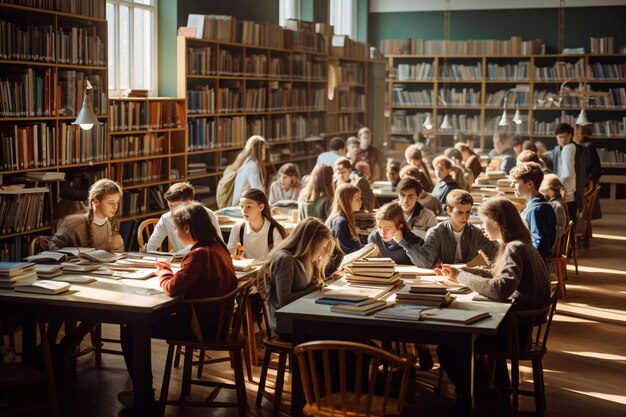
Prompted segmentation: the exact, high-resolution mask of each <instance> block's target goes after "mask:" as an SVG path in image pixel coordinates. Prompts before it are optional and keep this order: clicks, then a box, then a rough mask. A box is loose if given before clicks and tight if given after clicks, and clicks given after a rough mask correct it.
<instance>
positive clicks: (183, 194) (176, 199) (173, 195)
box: [146, 182, 222, 252]
mask: <svg viewBox="0 0 626 417" xmlns="http://www.w3.org/2000/svg"><path fill="white" fill-rule="evenodd" d="M193 196H194V190H193V185H191V184H189V183H188V182H177V183H176V184H172V185H171V186H170V188H168V190H167V191H166V192H165V194H163V198H164V199H165V201H167V206H168V207H169V208H170V211H168V212H167V213H163V215H162V216H161V218H160V219H159V221H158V223H157V224H156V226H155V227H154V231H153V232H152V235H150V239H149V240H148V243H146V252H150V251H156V250H159V248H160V247H161V244H162V243H163V241H164V240H165V238H166V237H167V239H168V240H169V241H170V243H171V244H172V249H173V251H174V252H178V251H179V250H182V249H184V248H185V247H184V246H183V244H182V243H181V242H180V240H178V237H177V236H176V227H175V226H174V223H173V222H172V211H173V210H174V209H175V208H176V207H178V206H179V205H181V204H183V203H188V202H190V201H192V200H193ZM205 209H206V211H207V213H208V215H209V219H210V220H211V224H212V225H213V227H214V228H215V230H216V231H217V235H218V236H219V238H220V239H222V232H221V231H220V225H219V223H218V221H217V217H216V216H215V214H214V213H213V212H212V211H211V210H209V209H208V208H206V207H205Z"/></svg>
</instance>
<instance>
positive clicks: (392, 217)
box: [376, 201, 410, 236]
mask: <svg viewBox="0 0 626 417" xmlns="http://www.w3.org/2000/svg"><path fill="white" fill-rule="evenodd" d="M376 220H389V221H392V222H393V224H394V225H395V226H396V229H400V230H402V235H403V236H406V233H407V232H409V231H410V229H409V225H408V224H407V223H406V219H405V218H404V212H403V211H402V207H401V206H400V204H398V202H397V201H392V202H391V203H387V204H385V205H383V206H382V207H381V208H379V209H378V213H376Z"/></svg>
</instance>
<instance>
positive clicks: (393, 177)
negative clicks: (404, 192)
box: [385, 158, 400, 190]
mask: <svg viewBox="0 0 626 417" xmlns="http://www.w3.org/2000/svg"><path fill="white" fill-rule="evenodd" d="M385 176H386V177H387V181H389V182H390V183H391V189H392V190H395V189H396V187H397V186H398V183H399V182H400V164H399V163H398V162H397V161H394V160H393V159H391V158H389V159H388V160H387V167H386V169H385Z"/></svg>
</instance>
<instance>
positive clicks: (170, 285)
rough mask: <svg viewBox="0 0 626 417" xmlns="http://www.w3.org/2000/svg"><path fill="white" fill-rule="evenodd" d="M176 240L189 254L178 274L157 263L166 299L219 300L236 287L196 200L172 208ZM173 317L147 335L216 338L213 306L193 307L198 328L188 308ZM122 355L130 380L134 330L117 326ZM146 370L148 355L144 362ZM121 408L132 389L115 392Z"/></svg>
mask: <svg viewBox="0 0 626 417" xmlns="http://www.w3.org/2000/svg"><path fill="white" fill-rule="evenodd" d="M171 219H172V222H173V223H174V227H175V230H176V232H175V233H176V235H177V237H178V240H179V241H180V242H181V243H182V244H183V245H184V246H191V250H190V251H189V253H188V254H187V255H185V258H184V259H183V261H182V262H181V264H180V270H179V271H178V272H176V273H174V272H172V268H171V266H170V265H169V264H168V263H166V262H157V274H158V276H159V282H160V285H161V288H162V289H163V291H164V292H165V294H167V295H169V296H170V297H177V296H183V297H185V298H207V297H219V296H221V295H225V294H228V293H229V292H231V291H233V290H234V289H235V288H236V287H237V277H236V275H235V269H234V267H233V263H232V261H231V259H230V255H229V254H228V250H227V249H226V246H225V245H224V242H222V240H221V239H220V238H219V237H218V234H217V230H216V229H215V227H214V226H213V223H211V221H210V219H209V214H208V212H207V211H206V209H205V207H204V206H203V205H202V204H200V203H198V202H195V201H192V202H186V203H183V204H181V205H180V206H179V207H177V208H176V209H174V210H173V212H172V216H171ZM183 307H184V308H181V309H180V310H178V311H177V312H176V313H175V314H171V315H169V316H166V317H163V318H162V319H160V320H158V321H157V322H155V323H153V324H152V327H151V329H150V336H151V337H153V338H157V339H179V340H197V339H199V338H200V337H202V338H203V340H213V339H215V334H216V332H217V328H218V322H217V321H218V320H217V319H218V314H217V313H218V311H215V309H214V308H208V307H196V308H197V311H196V313H197V318H198V321H199V326H198V327H199V328H192V327H193V326H192V320H191V318H192V311H191V308H190V307H189V305H184V306H183ZM121 340H122V352H123V354H124V361H125V362H126V368H127V369H128V373H129V374H130V376H131V378H134V376H135V374H136V372H137V370H133V366H132V363H133V362H132V361H133V327H132V326H122V328H121ZM145 363H146V366H147V367H148V368H149V369H151V365H150V357H148V360H147V361H145ZM118 399H119V400H120V402H122V403H123V404H124V405H126V406H129V407H132V405H133V404H132V403H133V395H132V391H130V392H129V391H124V392H120V393H119V394H118Z"/></svg>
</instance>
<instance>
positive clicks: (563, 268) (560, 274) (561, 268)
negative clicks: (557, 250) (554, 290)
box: [556, 262, 567, 299]
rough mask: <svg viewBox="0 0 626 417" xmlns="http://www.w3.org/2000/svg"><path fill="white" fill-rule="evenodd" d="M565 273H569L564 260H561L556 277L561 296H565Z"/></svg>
mask: <svg viewBox="0 0 626 417" xmlns="http://www.w3.org/2000/svg"><path fill="white" fill-rule="evenodd" d="M565 274H567V267H566V266H565V263H564V262H559V263H558V264H557V267H556V277H557V279H558V285H559V290H560V291H559V298H563V299H564V298H565V296H566V295H567V294H566V293H565Z"/></svg>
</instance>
